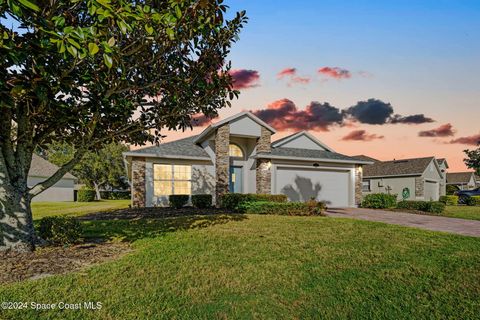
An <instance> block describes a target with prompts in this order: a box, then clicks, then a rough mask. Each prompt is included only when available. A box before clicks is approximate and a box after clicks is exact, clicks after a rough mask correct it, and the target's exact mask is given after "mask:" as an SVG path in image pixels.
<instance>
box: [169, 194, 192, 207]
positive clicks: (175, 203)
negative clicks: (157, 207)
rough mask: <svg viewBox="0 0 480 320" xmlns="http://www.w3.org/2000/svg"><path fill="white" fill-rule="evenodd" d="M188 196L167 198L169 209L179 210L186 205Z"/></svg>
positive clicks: (181, 195) (172, 195) (173, 195)
mask: <svg viewBox="0 0 480 320" xmlns="http://www.w3.org/2000/svg"><path fill="white" fill-rule="evenodd" d="M189 197H190V196H189V195H188V194H171V195H169V196H168V202H169V204H170V207H172V208H175V209H180V208H182V207H183V206H185V205H186V204H187V203H188V198H189Z"/></svg>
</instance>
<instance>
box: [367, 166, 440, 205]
mask: <svg viewBox="0 0 480 320" xmlns="http://www.w3.org/2000/svg"><path fill="white" fill-rule="evenodd" d="M442 181H443V174H442V171H441V168H440V167H439V165H438V162H437V160H436V159H435V158H434V157H426V158H415V159H402V160H393V161H377V162H375V163H373V164H371V165H366V166H364V167H363V188H362V189H363V193H364V194H369V193H390V194H396V195H397V198H398V200H402V199H403V198H404V197H405V199H406V200H435V201H436V200H438V199H439V197H440V194H442V193H443V194H445V190H440V189H441V186H442ZM442 188H443V189H445V186H443V187H442Z"/></svg>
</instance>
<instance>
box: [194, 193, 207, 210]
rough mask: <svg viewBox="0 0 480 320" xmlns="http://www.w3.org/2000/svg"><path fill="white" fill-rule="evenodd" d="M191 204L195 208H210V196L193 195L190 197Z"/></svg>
mask: <svg viewBox="0 0 480 320" xmlns="http://www.w3.org/2000/svg"><path fill="white" fill-rule="evenodd" d="M192 204H193V206H194V207H195V208H199V209H205V208H210V207H211V206H212V195H211V194H195V195H192Z"/></svg>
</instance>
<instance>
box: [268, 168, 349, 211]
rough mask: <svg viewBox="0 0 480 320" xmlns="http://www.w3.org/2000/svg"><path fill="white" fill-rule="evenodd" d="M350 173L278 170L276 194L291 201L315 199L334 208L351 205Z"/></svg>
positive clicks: (292, 169) (291, 169)
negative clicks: (285, 196) (280, 194)
mask: <svg viewBox="0 0 480 320" xmlns="http://www.w3.org/2000/svg"><path fill="white" fill-rule="evenodd" d="M349 183H350V180H349V172H348V171H333V170H332V171H330V170H307V169H297V168H282V167H279V168H277V174H276V182H275V184H276V186H275V187H276V189H275V190H276V192H278V193H283V194H285V195H287V197H288V198H289V200H290V201H307V200H310V199H311V198H315V199H316V200H318V201H325V202H326V203H327V204H328V205H329V206H332V207H347V206H348V205H349V190H350V188H349Z"/></svg>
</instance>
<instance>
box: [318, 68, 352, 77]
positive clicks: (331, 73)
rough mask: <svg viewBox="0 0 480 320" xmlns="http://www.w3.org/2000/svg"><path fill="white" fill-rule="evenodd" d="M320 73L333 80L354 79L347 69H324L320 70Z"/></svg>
mask: <svg viewBox="0 0 480 320" xmlns="http://www.w3.org/2000/svg"><path fill="white" fill-rule="evenodd" d="M318 73H320V74H322V75H324V76H326V77H329V78H333V79H338V80H340V79H349V78H351V77H352V74H351V72H350V71H348V70H347V69H342V68H339V67H323V68H320V69H318Z"/></svg>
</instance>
